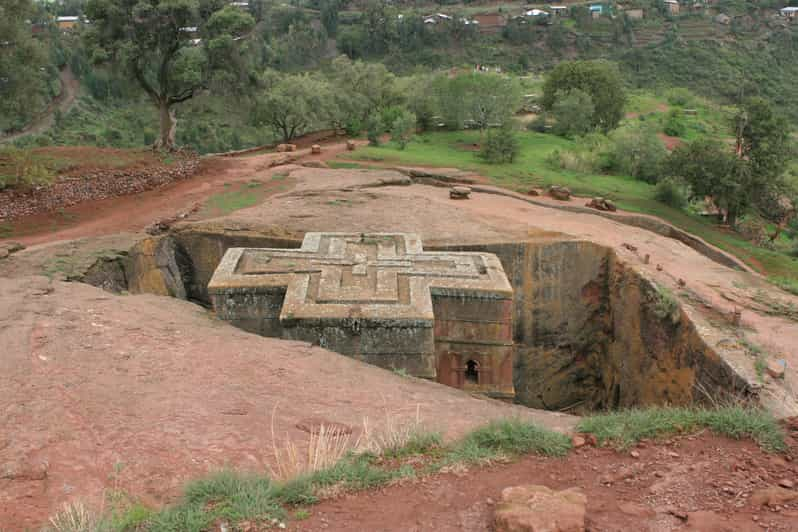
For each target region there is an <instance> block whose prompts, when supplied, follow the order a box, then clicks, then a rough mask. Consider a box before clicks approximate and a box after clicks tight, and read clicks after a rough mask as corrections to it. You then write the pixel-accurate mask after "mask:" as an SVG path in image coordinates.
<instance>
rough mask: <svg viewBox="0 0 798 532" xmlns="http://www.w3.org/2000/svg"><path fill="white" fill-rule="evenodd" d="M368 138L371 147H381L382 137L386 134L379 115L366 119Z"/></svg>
mask: <svg viewBox="0 0 798 532" xmlns="http://www.w3.org/2000/svg"><path fill="white" fill-rule="evenodd" d="M366 130H367V131H366V137H367V138H368V139H369V146H379V145H380V135H382V134H383V133H384V132H385V128H384V126H383V125H382V120H380V117H379V116H377V115H371V116H369V117H368V118H367V119H366Z"/></svg>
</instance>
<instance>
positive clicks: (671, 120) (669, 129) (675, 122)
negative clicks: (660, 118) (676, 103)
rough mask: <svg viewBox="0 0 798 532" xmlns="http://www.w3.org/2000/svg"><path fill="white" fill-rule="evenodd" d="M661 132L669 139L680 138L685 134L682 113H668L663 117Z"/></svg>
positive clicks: (685, 126) (676, 111)
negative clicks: (669, 137)
mask: <svg viewBox="0 0 798 532" xmlns="http://www.w3.org/2000/svg"><path fill="white" fill-rule="evenodd" d="M663 131H664V132H665V134H666V135H670V136H671V137H682V136H684V134H685V133H686V132H687V124H686V123H685V122H684V117H683V116H682V112H681V111H679V110H675V109H674V110H672V111H669V112H668V114H667V115H666V117H665V124H664V126H663Z"/></svg>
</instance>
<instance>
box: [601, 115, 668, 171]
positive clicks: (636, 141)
mask: <svg viewBox="0 0 798 532" xmlns="http://www.w3.org/2000/svg"><path fill="white" fill-rule="evenodd" d="M610 138H611V140H612V147H611V150H610V166H611V167H612V169H614V170H616V171H618V172H620V173H622V174H626V175H630V176H633V177H636V178H637V179H641V180H643V181H647V182H649V183H655V182H656V181H657V180H658V178H659V176H660V173H661V171H662V165H663V163H664V161H665V159H666V158H667V156H668V150H666V149H665V146H664V145H663V144H662V141H661V140H660V139H659V137H657V134H656V132H655V131H654V129H653V128H651V127H648V126H646V125H643V124H636V125H633V126H628V127H625V128H623V129H618V130H616V131H614V132H613V134H612V135H611V137H610Z"/></svg>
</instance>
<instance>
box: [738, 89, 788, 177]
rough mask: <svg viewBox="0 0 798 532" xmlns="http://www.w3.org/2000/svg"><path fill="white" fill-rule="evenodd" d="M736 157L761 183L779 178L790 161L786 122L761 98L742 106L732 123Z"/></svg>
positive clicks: (751, 100)
mask: <svg viewBox="0 0 798 532" xmlns="http://www.w3.org/2000/svg"><path fill="white" fill-rule="evenodd" d="M733 126H734V133H735V137H736V141H737V143H736V148H737V155H738V157H740V158H741V159H743V160H746V161H748V162H749V163H750V165H751V167H752V168H751V173H752V174H753V175H754V176H758V177H760V178H761V179H768V178H773V177H777V176H779V175H781V174H782V173H783V172H784V171H785V170H786V169H787V163H788V161H789V160H790V132H789V127H788V125H787V120H786V119H785V118H784V116H783V115H781V114H777V113H776V111H775V110H774V109H773V107H772V106H771V105H770V103H768V102H767V100H764V99H762V98H749V99H748V100H746V101H745V102H743V104H742V106H741V108H740V110H739V112H738V113H737V114H736V115H735V117H734V119H733Z"/></svg>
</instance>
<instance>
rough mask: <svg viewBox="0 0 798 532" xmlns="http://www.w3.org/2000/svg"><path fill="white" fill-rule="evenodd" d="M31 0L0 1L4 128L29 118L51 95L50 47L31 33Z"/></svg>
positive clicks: (0, 121)
mask: <svg viewBox="0 0 798 532" xmlns="http://www.w3.org/2000/svg"><path fill="white" fill-rule="evenodd" d="M32 14H33V5H32V4H31V1H30V0H4V1H3V3H2V4H0V130H2V129H11V128H13V127H15V126H18V125H21V124H22V123H24V122H25V121H27V120H28V119H29V118H30V117H31V116H32V115H33V113H34V112H35V111H36V110H38V109H39V107H40V106H42V105H43V103H44V101H45V99H46V98H47V96H48V92H47V81H48V77H49V76H48V73H47V71H46V70H47V68H46V67H48V66H49V60H48V57H47V49H46V47H45V46H44V45H43V44H42V43H41V42H39V41H37V40H36V39H34V38H33V37H32V36H31V28H30V24H29V23H27V22H25V21H26V20H28V19H29V18H31V16H32Z"/></svg>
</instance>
